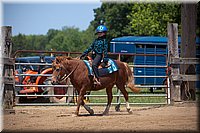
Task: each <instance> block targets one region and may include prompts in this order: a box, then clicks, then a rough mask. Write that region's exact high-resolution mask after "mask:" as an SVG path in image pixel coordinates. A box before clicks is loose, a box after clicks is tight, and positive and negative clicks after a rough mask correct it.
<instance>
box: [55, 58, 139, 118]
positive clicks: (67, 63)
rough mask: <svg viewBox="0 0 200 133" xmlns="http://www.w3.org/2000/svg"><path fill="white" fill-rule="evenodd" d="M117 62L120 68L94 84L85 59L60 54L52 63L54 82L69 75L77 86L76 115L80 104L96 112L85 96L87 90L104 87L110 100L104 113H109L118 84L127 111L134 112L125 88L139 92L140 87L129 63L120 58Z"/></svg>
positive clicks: (91, 111) (75, 86) (92, 112)
mask: <svg viewBox="0 0 200 133" xmlns="http://www.w3.org/2000/svg"><path fill="white" fill-rule="evenodd" d="M116 64H117V65H118V67H119V70H118V71H116V72H113V73H111V74H108V75H106V76H103V77H100V82H101V85H96V86H94V81H93V77H92V76H88V68H87V66H86V65H85V63H84V62H83V60H80V59H75V58H71V57H67V56H58V57H56V58H55V60H54V61H53V63H52V68H53V74H52V84H56V83H59V82H61V81H63V80H66V78H68V77H69V78H70V81H71V83H72V85H73V86H74V88H76V90H77V91H78V94H79V96H78V100H77V109H76V111H75V115H77V116H78V115H79V108H80V105H83V107H84V108H85V109H86V110H87V111H88V112H89V113H90V114H91V115H93V114H94V111H93V110H92V109H91V108H89V107H88V106H86V105H85V103H84V100H83V98H84V95H85V94H86V91H97V90H101V89H104V88H106V93H107V99H108V102H107V106H106V108H105V111H104V112H103V115H108V113H109V109H110V106H111V102H112V99H113V95H112V88H113V86H114V85H116V86H117V88H118V89H119V90H120V91H121V92H122V94H123V95H124V98H125V100H126V108H127V111H128V112H129V113H132V110H131V108H130V106H129V103H128V92H127V91H126V89H125V85H127V87H129V88H130V89H131V90H132V91H133V92H136V93H137V92H139V89H138V88H135V87H134V84H133V74H132V72H131V69H130V68H129V66H128V64H127V63H124V62H121V61H118V60H116Z"/></svg>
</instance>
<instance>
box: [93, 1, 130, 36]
mask: <svg viewBox="0 0 200 133" xmlns="http://www.w3.org/2000/svg"><path fill="white" fill-rule="evenodd" d="M132 5H133V4H131V3H103V4H102V6H101V7H100V8H97V9H95V10H94V13H95V19H94V20H93V21H92V22H91V25H92V26H93V27H95V28H96V27H97V26H98V25H99V24H100V21H101V20H103V21H104V23H105V25H106V26H107V28H108V31H109V32H108V40H111V39H112V38H114V37H119V36H124V35H129V33H128V32H127V31H126V30H125V29H126V28H127V25H128V24H129V20H128V19H127V15H128V14H129V13H130V12H131V6H132Z"/></svg>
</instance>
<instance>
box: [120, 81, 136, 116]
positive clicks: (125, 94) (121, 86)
mask: <svg viewBox="0 0 200 133" xmlns="http://www.w3.org/2000/svg"><path fill="white" fill-rule="evenodd" d="M116 85H117V88H118V89H119V90H120V91H121V92H122V94H123V95H124V98H125V100H126V109H127V112H128V113H129V114H131V113H133V112H132V110H131V107H130V105H129V102H128V92H127V91H126V89H125V85H123V84H116Z"/></svg>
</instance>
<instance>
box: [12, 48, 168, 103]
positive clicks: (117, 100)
mask: <svg viewBox="0 0 200 133" xmlns="http://www.w3.org/2000/svg"><path fill="white" fill-rule="evenodd" d="M21 52H23V53H24V52H28V53H37V54H38V53H40V54H44V53H45V54H55V55H56V54H59V55H60V54H62V55H68V56H72V57H75V56H77V55H79V54H81V53H79V52H51V51H48V52H47V51H33V50H20V51H17V52H16V53H15V54H14V55H15V58H16V56H17V55H18V54H20V53H21ZM109 55H110V56H112V57H113V56H114V57H115V58H116V57H117V59H119V60H120V57H121V56H122V55H123V54H117V53H115V54H109ZM129 55H130V56H135V55H136V54H129ZM165 57H166V55H165ZM166 64H167V63H166ZM16 65H36V66H43V65H45V66H49V67H51V65H52V64H51V63H45V64H44V63H15V68H16ZM129 66H130V67H131V68H133V67H140V68H152V67H153V68H167V65H166V66H157V65H129ZM132 70H133V69H132ZM15 76H21V77H27V76H34V77H46V78H48V79H51V76H52V75H51V73H48V74H39V73H38V74H24V73H20V74H15ZM134 77H148V78H151V77H153V78H166V84H165V85H136V87H138V88H164V90H165V92H163V93H161V94H155V93H151V94H149V93H143V94H129V99H130V98H131V97H134V98H139V97H143V98H148V97H151V98H155V99H156V98H160V97H162V98H164V99H165V101H163V102H154V103H151V102H130V104H132V105H147V104H148V105H157V104H159V105H161V104H170V88H169V78H168V76H167V74H166V76H137V75H134ZM19 87H46V88H55V87H66V88H67V89H68V90H73V91H74V90H75V89H74V88H73V86H72V85H52V84H37V85H36V84H22V83H21V84H15V88H19ZM115 88H116V87H115ZM15 94H16V95H15V96H16V97H17V98H20V97H21V98H22V97H37V98H39V97H48V98H52V97H66V98H69V97H73V98H74V99H76V97H77V94H75V93H71V94H64V95H63V94H62V95H56V94H49V93H46V94H43V93H41V94H38V93H33V94H23V95H21V94H18V93H15ZM85 97H89V99H91V98H94V97H97V99H98V98H100V97H101V98H105V101H107V100H106V97H107V95H106V94H87V95H85ZM113 97H114V99H115V100H113V101H112V105H125V102H123V101H122V98H123V95H122V94H121V93H120V91H119V90H116V93H115V94H114V95H113ZM74 101H76V100H74ZM87 104H88V105H106V104H107V103H106V102H101V103H96V102H91V101H90V102H89V103H87ZM15 105H17V106H23V105H26V106H27V105H50V106H52V105H69V106H70V105H76V102H73V103H71V102H65V103H53V102H49V103H33V102H32V103H16V104H15Z"/></svg>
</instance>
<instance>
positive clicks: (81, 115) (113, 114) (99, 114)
mask: <svg viewBox="0 0 200 133" xmlns="http://www.w3.org/2000/svg"><path fill="white" fill-rule="evenodd" d="M118 115H133V114H129V113H126V114H125V113H123V114H122V113H110V114H107V115H104V114H103V113H95V114H93V115H91V114H79V115H78V117H86V116H91V117H92V116H118Z"/></svg>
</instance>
